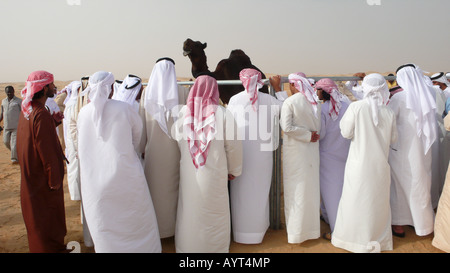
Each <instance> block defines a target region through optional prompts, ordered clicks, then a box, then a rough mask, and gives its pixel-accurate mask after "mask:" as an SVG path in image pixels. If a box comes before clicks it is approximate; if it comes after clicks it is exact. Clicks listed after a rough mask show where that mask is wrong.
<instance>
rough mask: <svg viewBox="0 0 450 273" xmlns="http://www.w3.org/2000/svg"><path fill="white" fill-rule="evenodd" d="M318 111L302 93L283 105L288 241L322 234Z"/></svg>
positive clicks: (291, 241) (284, 176) (283, 157)
mask: <svg viewBox="0 0 450 273" xmlns="http://www.w3.org/2000/svg"><path fill="white" fill-rule="evenodd" d="M320 113H321V105H320V104H318V105H317V115H315V114H314V110H313V107H312V105H311V104H310V103H309V102H308V100H307V99H306V97H305V96H304V95H303V94H301V93H296V94H294V95H292V96H290V97H289V98H287V99H286V100H285V101H284V103H283V106H282V108H281V118H280V125H281V129H282V130H283V132H284V135H283V150H282V152H283V156H282V159H283V188H284V191H283V192H284V212H285V218H286V231H287V236H288V243H291V244H298V243H302V242H304V241H306V240H309V239H316V238H319V237H320V188H319V183H320V177H319V176H320V175H319V164H320V159H319V142H310V141H311V135H312V132H313V131H317V133H319V131H320V124H321V121H320Z"/></svg>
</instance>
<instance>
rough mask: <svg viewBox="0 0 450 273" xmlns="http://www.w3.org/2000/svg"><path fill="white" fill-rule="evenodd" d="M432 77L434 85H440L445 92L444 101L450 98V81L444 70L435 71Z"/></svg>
mask: <svg viewBox="0 0 450 273" xmlns="http://www.w3.org/2000/svg"><path fill="white" fill-rule="evenodd" d="M430 79H431V81H432V82H433V85H436V86H438V87H439V89H441V90H442V93H444V95H445V99H444V101H445V100H447V99H448V98H450V82H449V81H448V79H447V76H446V75H445V74H444V72H440V73H435V74H433V75H432V76H431V77H430Z"/></svg>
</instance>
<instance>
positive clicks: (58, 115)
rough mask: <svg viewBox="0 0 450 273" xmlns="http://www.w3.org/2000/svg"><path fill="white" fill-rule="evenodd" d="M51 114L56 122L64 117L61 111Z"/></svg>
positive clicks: (59, 121)
mask: <svg viewBox="0 0 450 273" xmlns="http://www.w3.org/2000/svg"><path fill="white" fill-rule="evenodd" d="M52 116H53V119H54V120H55V122H56V123H57V124H59V123H61V121H62V120H63V119H64V114H63V113H62V112H55V113H53V115H52Z"/></svg>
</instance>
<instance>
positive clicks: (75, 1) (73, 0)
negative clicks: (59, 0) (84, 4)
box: [66, 0, 81, 6]
mask: <svg viewBox="0 0 450 273" xmlns="http://www.w3.org/2000/svg"><path fill="white" fill-rule="evenodd" d="M66 3H67V5H69V6H80V5H81V0H66Z"/></svg>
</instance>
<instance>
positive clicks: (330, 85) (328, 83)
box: [315, 78, 339, 101]
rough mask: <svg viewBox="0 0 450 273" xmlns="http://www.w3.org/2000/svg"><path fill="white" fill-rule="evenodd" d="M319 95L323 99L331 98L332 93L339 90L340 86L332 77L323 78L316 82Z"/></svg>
mask: <svg viewBox="0 0 450 273" xmlns="http://www.w3.org/2000/svg"><path fill="white" fill-rule="evenodd" d="M315 88H316V91H317V96H318V97H319V99H321V100H325V101H327V100H330V98H331V93H333V92H335V91H338V90H339V88H338V86H337V85H336V83H335V82H334V81H333V80H332V79H330V78H323V79H320V80H318V81H317V83H316V84H315Z"/></svg>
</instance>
